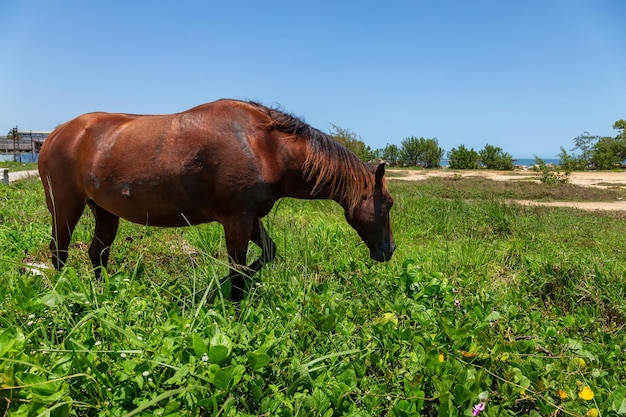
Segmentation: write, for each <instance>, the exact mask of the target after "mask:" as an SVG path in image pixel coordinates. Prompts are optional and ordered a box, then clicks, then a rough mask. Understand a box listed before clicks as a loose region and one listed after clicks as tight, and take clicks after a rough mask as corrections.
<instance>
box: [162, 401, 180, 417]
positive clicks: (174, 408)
mask: <svg viewBox="0 0 626 417" xmlns="http://www.w3.org/2000/svg"><path fill="white" fill-rule="evenodd" d="M179 410H180V404H179V403H178V401H170V402H169V403H167V404H166V405H165V407H164V408H163V415H164V416H168V415H170V414H174V413H177V412H178V411H179Z"/></svg>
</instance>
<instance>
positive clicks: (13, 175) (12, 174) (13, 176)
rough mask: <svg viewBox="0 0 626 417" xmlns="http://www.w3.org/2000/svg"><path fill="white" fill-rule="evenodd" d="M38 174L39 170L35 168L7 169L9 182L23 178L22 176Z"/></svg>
mask: <svg viewBox="0 0 626 417" xmlns="http://www.w3.org/2000/svg"><path fill="white" fill-rule="evenodd" d="M38 176H39V171H37V170H33V171H16V172H11V171H9V183H12V182H13V181H18V180H23V179H24V178H30V177H38Z"/></svg>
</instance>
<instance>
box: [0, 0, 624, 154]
mask: <svg viewBox="0 0 626 417" xmlns="http://www.w3.org/2000/svg"><path fill="white" fill-rule="evenodd" d="M0 15H1V16H2V25H0V53H1V54H2V58H3V60H2V65H0V134H3V135H4V134H6V132H7V131H8V130H9V129H10V128H12V127H14V126H16V125H17V126H19V128H20V129H31V130H51V129H53V128H54V127H55V126H57V125H58V124H60V123H62V122H64V121H67V120H69V119H71V118H74V117H75V116H77V115H79V114H81V113H86V112H90V111H111V112H128V113H172V112H178V111H182V110H185V109H187V108H190V107H193V106H195V105H197V104H201V103H204V102H208V101H213V100H215V99H218V98H224V97H229V98H237V99H251V100H256V101H260V102H262V103H265V104H268V105H280V106H281V108H282V109H284V110H286V111H288V112H290V113H293V114H295V115H297V116H300V117H302V118H303V119H305V120H306V121H307V122H308V123H309V124H311V125H313V126H314V127H317V128H318V129H320V130H323V131H329V130H330V129H331V123H333V124H335V125H338V126H340V127H342V128H345V129H349V130H351V131H353V132H355V133H356V134H357V135H358V136H360V138H361V139H362V140H363V141H364V142H365V143H366V144H368V145H370V146H371V147H372V148H383V147H384V146H385V145H386V144H387V143H393V144H396V145H400V143H401V141H402V139H404V138H406V137H408V136H416V137H426V138H432V137H436V138H437V139H438V141H439V145H440V146H441V147H443V148H444V149H445V150H446V151H449V150H450V149H451V148H454V147H457V146H459V145H461V144H464V145H465V146H468V147H473V148H475V149H476V150H480V149H482V148H483V147H484V146H485V144H487V143H488V144H490V145H495V146H499V147H501V148H503V150H504V151H506V152H509V153H510V154H512V155H513V156H514V157H519V158H523V157H532V156H534V155H538V156H541V157H544V158H551V157H554V156H556V155H557V154H558V153H559V150H560V147H561V146H563V147H565V148H566V149H568V150H569V149H571V148H572V146H573V138H574V137H576V136H578V135H580V134H582V133H583V132H585V131H587V132H589V133H591V134H594V135H606V136H615V134H616V133H617V132H616V131H615V130H613V129H612V125H613V123H614V122H615V121H616V120H619V119H626V54H624V50H625V48H626V26H624V21H625V20H624V18H625V17H626V2H624V1H622V0H589V1H580V0H552V1H545V0H527V1H515V2H513V1H496V0H493V1H481V0H477V1H440V2H432V1H418V0H415V1H393V0H390V1H388V2H384V4H383V2H364V1H343V2H342V1H339V0H333V1H327V0H316V1H314V2H306V3H305V2H297V1H293V0H292V1H272V0H267V1H258V0H254V1H237V0H230V1H180V2H176V3H175V2H171V1H168V2H164V1H156V0H151V1H84V0H80V1H63V0H61V1H52V0H50V1H43V0H30V1H29V0H26V1H7V0H5V1H2V2H0Z"/></svg>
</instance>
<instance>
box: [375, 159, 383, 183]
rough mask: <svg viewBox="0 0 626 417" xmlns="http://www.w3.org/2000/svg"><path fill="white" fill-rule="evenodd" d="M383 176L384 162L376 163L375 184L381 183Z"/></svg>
mask: <svg viewBox="0 0 626 417" xmlns="http://www.w3.org/2000/svg"><path fill="white" fill-rule="evenodd" d="M384 176H385V164H384V163H381V164H378V168H376V185H378V184H382V181H383V177H384Z"/></svg>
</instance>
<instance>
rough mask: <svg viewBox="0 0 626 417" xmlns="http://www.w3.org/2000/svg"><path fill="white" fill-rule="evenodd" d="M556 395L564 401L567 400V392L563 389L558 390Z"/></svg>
mask: <svg viewBox="0 0 626 417" xmlns="http://www.w3.org/2000/svg"><path fill="white" fill-rule="evenodd" d="M556 395H558V396H559V398H560V399H562V400H565V399H567V392H565V391H563V390H562V389H560V390H558V391H557V392H556Z"/></svg>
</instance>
